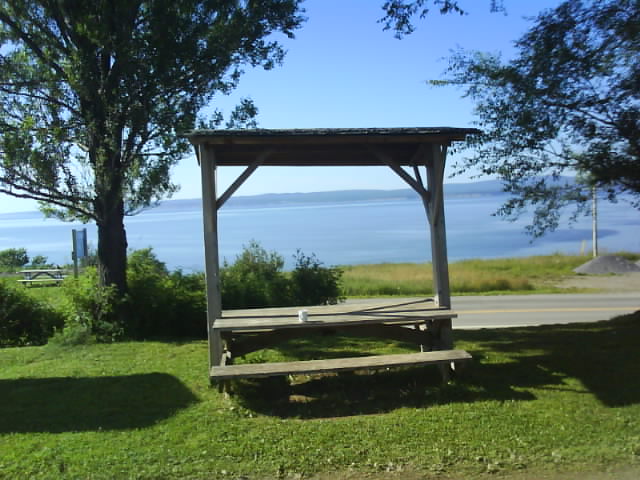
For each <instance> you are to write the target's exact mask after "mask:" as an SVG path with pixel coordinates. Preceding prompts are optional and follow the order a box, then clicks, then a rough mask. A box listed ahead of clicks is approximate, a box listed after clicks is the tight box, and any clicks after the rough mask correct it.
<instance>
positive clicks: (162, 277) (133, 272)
mask: <svg viewBox="0 0 640 480" xmlns="http://www.w3.org/2000/svg"><path fill="white" fill-rule="evenodd" d="M127 282H128V285H129V295H128V299H127V307H128V308H127V312H128V319H127V325H126V333H127V335H128V336H130V337H133V338H137V339H142V338H151V337H172V338H206V335H207V329H206V325H207V322H206V297H205V282H204V274H202V273H197V274H184V273H183V272H182V271H181V270H177V271H174V272H172V273H169V271H168V270H167V267H166V265H165V264H164V263H163V262H161V261H160V260H158V258H157V257H156V255H155V254H154V253H153V251H152V249H151V248H146V249H142V250H137V251H135V252H133V253H132V254H130V255H129V258H128V268H127Z"/></svg>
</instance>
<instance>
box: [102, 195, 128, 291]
mask: <svg viewBox="0 0 640 480" xmlns="http://www.w3.org/2000/svg"><path fill="white" fill-rule="evenodd" d="M116 197H119V195H115V194H113V193H112V194H111V195H106V196H105V197H104V198H101V199H100V200H98V202H97V203H100V204H101V205H100V206H101V209H100V210H101V211H100V214H99V217H98V218H99V220H98V222H97V223H98V275H99V278H100V285H101V286H107V285H114V286H115V287H116V289H117V291H118V294H119V295H118V296H120V297H122V296H124V294H126V293H127V233H126V231H125V228H124V202H123V200H122V198H116ZM110 200H112V201H110Z"/></svg>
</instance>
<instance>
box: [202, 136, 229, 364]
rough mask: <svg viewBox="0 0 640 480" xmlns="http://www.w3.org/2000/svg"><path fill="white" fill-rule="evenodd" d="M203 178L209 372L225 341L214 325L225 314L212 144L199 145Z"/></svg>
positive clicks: (220, 360) (218, 361) (217, 361)
mask: <svg viewBox="0 0 640 480" xmlns="http://www.w3.org/2000/svg"><path fill="white" fill-rule="evenodd" d="M198 148H199V152H200V175H201V179H202V211H203V223H204V264H205V276H206V283H207V336H208V338H209V371H211V367H212V366H214V365H220V364H221V362H222V355H223V350H222V340H221V338H220V334H219V333H216V332H214V331H213V325H214V324H215V322H216V320H217V319H218V318H220V317H221V315H222V297H221V294H220V263H219V256H218V209H217V208H216V200H217V199H216V161H215V151H214V149H213V147H212V146H210V145H199V146H198Z"/></svg>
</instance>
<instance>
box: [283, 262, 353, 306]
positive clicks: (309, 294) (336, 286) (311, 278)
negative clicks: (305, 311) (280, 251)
mask: <svg viewBox="0 0 640 480" xmlns="http://www.w3.org/2000/svg"><path fill="white" fill-rule="evenodd" d="M295 259H296V268H295V269H294V270H293V271H292V272H291V291H292V296H293V304H294V305H326V304H330V305H335V304H336V303H338V302H340V301H342V300H344V298H345V297H344V295H343V294H342V287H341V280H342V270H341V269H339V268H337V267H323V266H322V262H320V261H319V260H318V259H317V258H316V256H315V255H314V254H311V256H307V255H305V254H304V253H302V252H301V251H300V250H298V252H297V253H296V255H295Z"/></svg>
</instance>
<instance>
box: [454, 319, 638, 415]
mask: <svg viewBox="0 0 640 480" xmlns="http://www.w3.org/2000/svg"><path fill="white" fill-rule="evenodd" d="M456 338H457V339H459V340H461V341H464V342H471V343H472V344H474V345H478V346H480V347H481V352H482V353H484V354H487V353H488V352H493V353H494V354H498V355H501V356H505V357H507V358H508V359H509V361H511V362H514V365H515V366H516V368H515V370H514V372H517V373H518V376H514V377H511V378H509V379H508V380H507V381H509V382H510V384H512V385H513V386H525V387H526V386H530V387H539V388H545V389H554V388H558V389H562V390H565V391H567V390H568V388H567V387H566V382H565V380H566V379H567V378H575V379H577V380H579V381H580V383H581V384H582V385H583V386H584V389H585V390H584V393H591V394H593V395H595V396H596V398H598V400H600V401H601V402H602V403H603V404H604V405H606V406H608V407H623V406H626V405H632V404H636V403H640V382H638V381H637V379H638V378H640V348H638V346H639V345H640V312H636V313H634V314H631V315H624V316H621V317H617V318H614V319H612V320H607V321H602V322H597V323H582V324H571V325H551V326H544V327H530V328H516V329H507V330H479V331H464V332H458V335H457V337H456ZM536 369H537V370H538V371H540V370H541V371H543V372H545V374H546V376H547V377H549V378H552V379H555V381H551V382H548V381H533V382H531V381H528V380H530V379H531V375H532V372H534V371H535V370H536ZM528 384H529V385H528Z"/></svg>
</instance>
